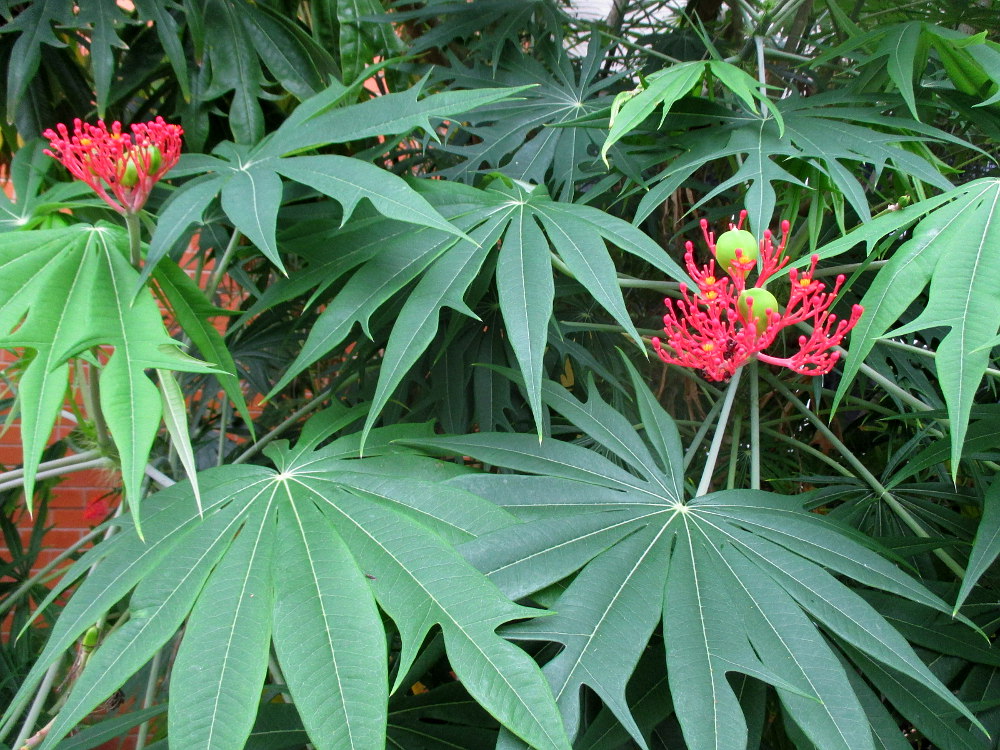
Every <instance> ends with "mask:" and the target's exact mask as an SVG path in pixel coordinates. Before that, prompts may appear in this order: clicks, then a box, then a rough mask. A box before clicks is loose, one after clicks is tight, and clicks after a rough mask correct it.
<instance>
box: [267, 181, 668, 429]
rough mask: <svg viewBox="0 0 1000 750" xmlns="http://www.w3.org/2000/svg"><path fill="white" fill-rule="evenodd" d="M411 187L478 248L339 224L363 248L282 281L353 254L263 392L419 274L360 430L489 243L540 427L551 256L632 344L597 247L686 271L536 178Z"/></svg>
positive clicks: (423, 233) (457, 304)
mask: <svg viewBox="0 0 1000 750" xmlns="http://www.w3.org/2000/svg"><path fill="white" fill-rule="evenodd" d="M418 190H419V192H420V193H421V194H422V195H423V196H425V197H426V198H427V200H428V201H429V203H430V204H431V205H433V206H435V207H436V208H439V209H440V210H442V211H445V212H446V213H447V218H449V219H451V221H452V222H453V223H454V225H455V226H456V227H458V228H459V229H461V230H463V231H464V232H466V233H467V234H468V235H469V236H470V237H473V238H474V239H475V241H476V242H477V243H479V247H475V248H473V247H469V245H468V242H467V241H465V242H462V241H459V242H455V241H454V240H453V239H451V238H450V237H448V236H447V235H444V234H443V233H442V232H439V231H436V230H430V229H428V230H417V231H413V230H407V229H405V227H402V226H400V225H393V224H388V223H378V222H375V223H371V224H369V225H368V226H367V229H366V231H364V232H362V231H361V228H359V229H357V230H352V229H351V228H350V227H348V228H347V230H346V234H345V235H344V241H345V243H349V244H348V246H349V247H351V249H352V251H353V250H354V249H355V248H364V250H363V251H362V250H360V249H359V250H357V251H356V252H354V253H352V252H349V253H347V254H345V255H344V256H343V257H333V258H330V257H325V258H323V259H322V260H321V261H320V260H319V259H317V261H314V262H313V263H312V264H311V265H310V267H309V268H308V270H307V271H306V272H305V273H304V274H303V276H302V277H300V278H299V279H292V280H290V282H289V288H291V286H292V285H296V284H301V283H302V281H303V279H304V280H305V281H306V283H310V284H316V283H317V282H319V281H320V277H321V275H322V276H324V277H326V278H330V274H331V273H333V274H334V276H333V278H336V276H337V275H341V274H344V273H346V272H347V271H349V270H350V269H351V267H352V265H354V264H361V263H362V261H364V262H363V264H362V265H360V266H359V268H358V270H356V271H355V272H354V274H353V276H352V277H351V278H350V279H349V280H348V281H347V282H346V283H345V284H344V286H343V287H342V288H341V289H340V291H339V293H338V294H337V296H336V297H335V298H333V299H332V300H331V301H330V302H329V303H328V304H327V307H326V309H325V310H324V311H323V313H322V314H321V315H320V317H319V320H318V321H317V323H316V325H315V326H314V327H313V329H312V330H311V331H310V334H309V337H308V338H307V340H306V343H305V345H304V346H303V348H302V350H301V352H300V354H299V356H298V357H297V358H296V359H295V361H294V362H293V363H292V365H291V367H290V368H289V370H288V372H286V373H285V375H284V377H283V378H282V379H281V381H279V383H278V385H277V386H276V387H275V390H274V392H277V390H279V389H280V388H282V387H284V385H285V384H287V383H288V382H290V381H291V379H292V378H293V377H294V376H295V375H297V374H298V373H300V372H302V370H303V369H304V368H305V367H308V366H309V365H310V364H312V363H313V362H315V361H316V360H317V359H319V358H320V357H322V356H323V355H325V354H326V353H327V352H329V351H331V349H333V348H334V347H335V346H337V345H339V344H341V343H342V342H344V341H345V340H346V338H347V336H348V335H349V334H350V332H351V330H352V327H353V326H354V324H355V322H357V323H360V324H361V326H362V328H363V329H364V330H365V332H366V333H370V332H369V330H368V326H369V320H370V318H371V316H372V315H373V314H374V313H375V312H376V310H378V309H380V308H381V307H382V306H383V305H384V304H385V303H386V302H388V301H390V300H392V301H393V302H394V303H397V304H398V299H399V298H398V296H395V295H398V294H399V293H400V292H402V291H403V290H404V289H405V288H406V285H408V284H410V283H411V282H412V281H413V280H414V279H416V278H417V277H418V276H420V277H421V278H420V281H419V283H418V284H417V286H416V287H414V290H413V291H412V292H411V293H409V295H408V297H407V299H406V302H405V303H404V304H403V305H402V307H401V310H400V312H399V313H398V315H397V316H396V322H395V325H394V328H393V330H392V332H391V333H390V335H389V341H388V345H387V347H386V353H385V357H384V361H385V362H386V366H385V367H384V368H383V369H382V371H381V372H380V375H379V383H378V386H377V390H376V395H375V401H374V404H373V408H372V411H371V412H370V414H369V417H368V423H367V425H366V428H365V429H366V430H367V429H370V428H371V426H372V425H373V424H374V423H375V420H376V419H377V418H378V416H379V413H380V412H381V410H382V408H383V407H384V406H385V404H386V403H387V402H388V400H389V398H390V397H391V396H392V394H393V392H394V391H395V390H396V388H397V387H398V386H399V384H400V382H401V381H402V379H403V376H404V375H405V373H406V370H407V368H408V367H409V366H410V364H412V363H413V362H414V361H415V360H416V358H417V357H418V356H420V354H422V353H423V351H424V350H425V349H426V347H427V346H428V345H429V344H430V341H431V340H432V338H433V336H434V334H435V333H436V331H437V328H438V318H439V316H440V312H441V310H442V309H443V308H444V307H452V308H453V309H456V310H458V311H459V312H462V313H465V314H469V312H470V311H469V310H468V307H467V306H466V305H465V302H464V296H465V294H466V292H467V290H468V289H469V287H470V286H471V285H472V283H473V281H474V280H475V279H476V274H477V272H478V270H479V269H480V268H481V267H482V266H483V265H484V263H485V262H486V258H487V257H488V256H489V255H490V253H492V252H493V251H494V249H493V245H494V244H495V243H496V242H497V241H498V240H499V243H500V250H499V252H498V253H497V264H496V283H497V292H498V296H499V299H500V309H501V312H502V315H503V319H504V323H505V327H506V337H507V339H508V340H509V341H510V345H511V347H512V348H513V350H514V352H515V355H516V357H517V360H518V363H519V365H520V367H521V371H522V373H523V374H524V375H525V378H524V381H525V384H526V389H527V392H528V399H529V403H531V405H532V407H533V411H534V414H535V419H536V424H538V425H540V424H541V414H540V411H539V408H540V404H541V401H540V396H539V394H540V390H541V383H542V356H543V353H544V349H545V345H546V341H547V331H548V326H549V321H550V318H551V310H552V301H553V296H554V285H553V283H552V262H553V261H552V255H553V253H555V255H556V256H557V258H558V259H559V261H560V262H561V263H562V264H563V265H564V266H565V267H566V269H567V270H568V271H569V272H571V273H572V274H573V276H574V277H575V278H576V280H577V282H579V283H580V284H581V285H582V286H583V287H584V289H585V290H586V291H587V292H588V293H589V294H591V295H592V296H593V298H594V299H595V301H597V302H598V303H599V304H600V305H601V306H602V307H603V308H604V309H605V310H606V311H607V313H608V314H609V315H611V317H612V318H613V319H614V320H615V322H617V323H618V324H619V325H621V326H622V328H624V330H625V331H626V332H627V333H628V334H629V335H630V336H631V337H632V339H633V340H634V341H636V343H637V344H640V345H641V338H640V337H639V334H638V331H636V330H635V326H634V325H633V324H632V321H631V320H630V318H629V315H628V311H627V310H626V308H625V304H624V301H623V299H622V296H621V291H620V289H619V288H618V285H617V278H616V273H615V268H614V264H613V262H612V260H611V257H610V255H609V252H608V248H607V244H608V243H610V244H611V245H614V246H617V247H619V248H621V249H622V250H624V251H626V252H628V253H630V254H632V255H635V256H637V257H639V258H641V259H643V260H646V261H648V262H651V263H653V264H654V265H655V266H656V267H657V268H658V269H659V270H661V271H663V272H664V273H666V274H667V275H669V276H671V277H672V278H676V279H685V278H686V274H685V273H684V272H683V271H682V270H681V269H680V268H679V267H678V266H677V265H676V263H674V262H673V261H672V260H671V259H670V258H669V257H668V256H667V255H666V253H664V252H663V250H662V249H661V248H660V247H659V246H658V245H656V243H654V242H653V241H652V240H650V239H649V237H647V236H646V235H645V234H643V233H642V232H640V231H639V230H637V229H636V228H635V227H633V226H631V225H629V224H627V223H626V222H623V221H621V220H620V219H617V218H615V217H613V216H610V215H608V214H605V213H603V212H602V211H599V210H597V209H595V208H591V207H589V206H578V205H575V204H569V203H559V202H556V201H553V200H551V199H550V198H549V197H548V195H546V194H545V192H544V190H543V189H541V188H539V187H532V186H527V185H522V184H519V183H511V184H505V183H504V182H503V181H502V180H496V181H494V182H493V183H491V185H490V187H489V188H488V189H487V190H476V189H474V188H470V187H465V186H462V185H458V184H454V183H443V182H437V181H427V182H424V183H421V184H419V185H418ZM369 236H371V239H369ZM375 237H378V238H379V239H380V242H377V241H375ZM348 238H349V239H348ZM303 244H304V247H303V251H304V253H308V254H309V255H310V256H311V255H313V254H314V252H315V251H312V250H309V249H307V247H308V243H303ZM366 256H370V258H369V257H366ZM310 259H311V258H310ZM320 268H323V269H324V273H323V274H320V273H318V271H319V269H320ZM327 269H329V270H327ZM425 269H426V270H425ZM421 275H422V276H421ZM310 280H311V281H310ZM296 288H298V287H296ZM282 296H283V294H282ZM539 429H540V426H539Z"/></svg>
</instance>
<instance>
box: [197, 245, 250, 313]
mask: <svg viewBox="0 0 1000 750" xmlns="http://www.w3.org/2000/svg"><path fill="white" fill-rule="evenodd" d="M242 237H243V235H242V234H240V232H239V230H238V229H234V230H233V234H232V236H231V237H230V238H229V244H227V245H226V249H225V251H224V252H223V253H222V257H221V258H219V260H218V261H217V262H216V264H215V268H213V269H212V275H211V276H210V277H209V278H208V286H207V287H205V296H206V297H207V298H208V299H209V301H211V300H212V297H213V296H215V290H216V289H218V288H219V284H221V283H222V277H223V276H225V274H226V269H227V268H229V261H231V260H232V259H233V253H235V252H236V248H237V247H238V246H239V244H240V238H242Z"/></svg>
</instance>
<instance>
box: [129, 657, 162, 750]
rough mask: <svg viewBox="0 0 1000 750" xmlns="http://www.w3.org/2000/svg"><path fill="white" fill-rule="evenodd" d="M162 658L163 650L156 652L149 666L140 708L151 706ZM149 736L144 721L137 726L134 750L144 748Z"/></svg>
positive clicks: (146, 723)
mask: <svg viewBox="0 0 1000 750" xmlns="http://www.w3.org/2000/svg"><path fill="white" fill-rule="evenodd" d="M162 658H163V649H162V648H161V649H160V650H159V651H157V652H156V655H155V656H154V657H153V663H152V664H150V665H149V678H148V679H147V680H146V692H145V694H144V695H143V696H142V707H143V708H149V707H150V706H151V705H153V698H155V697H156V683H157V677H158V675H159V674H160V661H161V660H162ZM148 735H149V721H148V720H147V721H144V722H142V724H140V725H139V731H138V733H137V734H136V737H135V750H142V749H143V748H144V747H146V737H147V736H148Z"/></svg>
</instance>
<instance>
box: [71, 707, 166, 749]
mask: <svg viewBox="0 0 1000 750" xmlns="http://www.w3.org/2000/svg"><path fill="white" fill-rule="evenodd" d="M166 710H167V707H166V706H150V707H149V708H141V709H139V710H137V711H129V712H128V713H127V714H124V715H122V716H116V717H115V718H113V719H107V720H105V721H102V722H101V723H100V724H96V725H94V726H92V727H87V728H86V729H83V730H81V731H80V732H77V733H76V734H74V735H73V736H72V737H68V738H67V739H65V740H63V741H62V742H60V743H59V750H91V748H95V747H100V746H101V745H103V744H105V743H107V742H112V741H113V740H115V739H116V738H118V737H121V736H122V734H124V733H126V732H128V731H129V730H130V729H132V728H134V727H136V726H138V725H139V724H142V723H143V722H145V721H149V720H150V719H155V718H156V717H157V716H160V715H161V714H163V713H164V712H165V711H166Z"/></svg>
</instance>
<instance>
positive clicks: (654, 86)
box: [601, 60, 781, 159]
mask: <svg viewBox="0 0 1000 750" xmlns="http://www.w3.org/2000/svg"><path fill="white" fill-rule="evenodd" d="M707 74H712V75H715V76H716V77H717V78H718V79H719V81H720V82H722V84H723V85H724V86H725V87H726V88H727V89H728V90H729V91H730V92H731V93H733V94H734V95H735V96H736V97H737V98H738V99H739V100H740V101H742V102H743V104H745V105H746V106H747V107H748V108H749V109H750V110H752V111H754V112H756V111H757V107H756V104H757V103H758V102H760V103H762V104H764V105H765V106H766V107H767V108H768V109H772V107H771V105H770V102H769V101H768V99H767V97H766V96H764V95H763V94H761V93H760V90H759V86H758V84H757V82H756V81H755V80H754V79H753V78H752V77H751V76H749V75H747V73H746V72H745V71H743V70H740V69H739V68H737V67H736V66H734V65H732V64H730V63H726V62H722V61H721V60H704V61H697V62H684V63H679V64H677V65H672V66H670V67H669V68H664V69H663V70H659V71H657V72H656V73H653V74H651V75H650V76H649V77H648V78H647V79H646V82H645V84H644V85H643V86H642V87H640V88H639V89H637V90H636V91H630V92H628V93H626V94H619V95H618V97H617V98H616V100H615V103H614V105H613V106H612V108H611V123H610V128H609V131H608V136H607V138H606V140H605V141H604V145H603V146H602V147H601V158H603V159H606V158H607V154H608V150H609V149H610V148H611V146H613V145H614V144H615V143H617V142H618V141H620V140H621V139H622V138H624V137H625V136H626V135H628V134H629V133H631V132H632V131H633V130H635V129H636V128H638V127H639V125H641V124H642V122H643V121H644V120H645V119H646V118H647V117H649V115H651V114H652V113H653V111H654V110H656V109H657V108H660V107H662V110H663V117H662V118H661V120H660V121H661V122H662V121H663V119H664V118H666V116H667V115H668V114H669V113H670V110H671V108H672V107H673V106H674V104H676V103H677V102H678V101H680V99H681V98H683V97H684V96H685V95H686V94H687V93H688V92H690V91H691V89H692V88H693V87H694V86H695V85H696V84H698V83H699V82H700V81H701V80H702V78H703V77H704V76H705V75H707ZM772 113H773V114H774V115H775V116H776V117H778V118H779V120H778V122H779V129H780V127H781V125H780V122H781V121H780V117H781V115H780V114H778V113H777V111H776V110H773V109H772Z"/></svg>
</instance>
